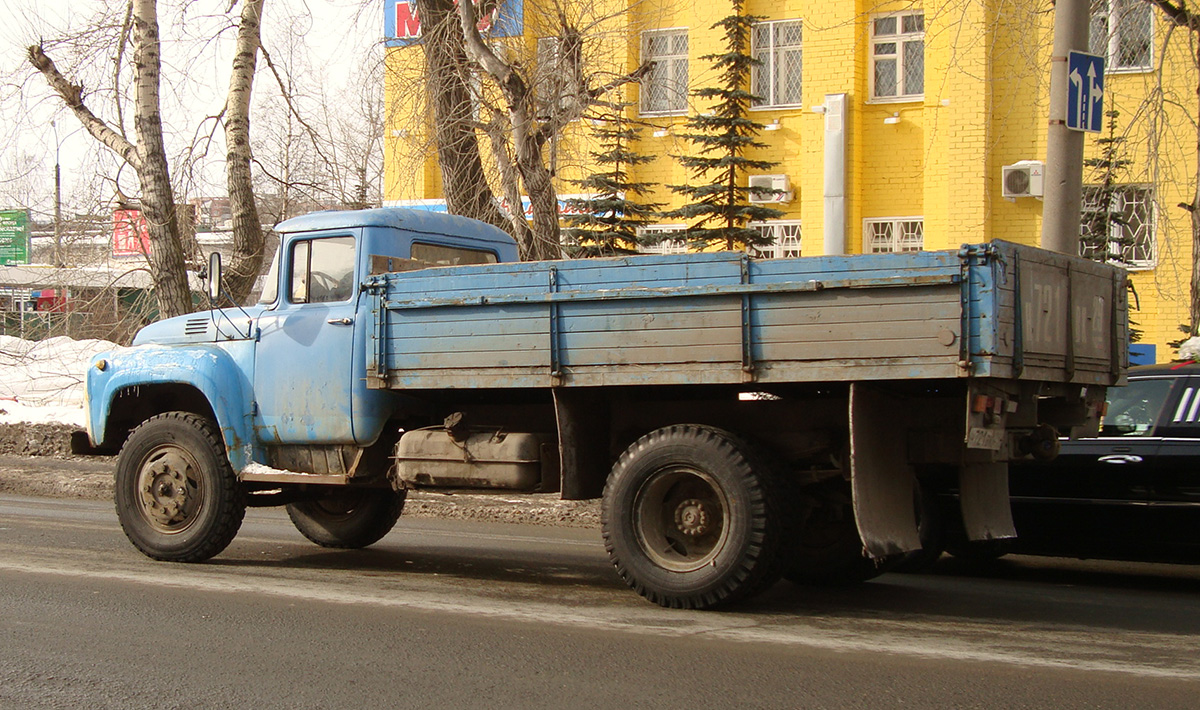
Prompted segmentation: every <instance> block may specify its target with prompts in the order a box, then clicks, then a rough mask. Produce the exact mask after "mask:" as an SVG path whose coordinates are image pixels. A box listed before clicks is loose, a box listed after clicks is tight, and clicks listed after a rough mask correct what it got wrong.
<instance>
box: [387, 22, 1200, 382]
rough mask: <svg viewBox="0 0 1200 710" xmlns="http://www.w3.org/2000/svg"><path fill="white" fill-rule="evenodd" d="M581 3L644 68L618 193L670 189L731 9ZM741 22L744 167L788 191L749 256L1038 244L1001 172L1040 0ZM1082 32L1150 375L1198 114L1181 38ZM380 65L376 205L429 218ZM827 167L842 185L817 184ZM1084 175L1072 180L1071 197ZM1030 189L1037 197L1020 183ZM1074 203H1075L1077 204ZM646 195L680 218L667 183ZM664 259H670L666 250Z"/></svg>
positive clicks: (1032, 212)
mask: <svg viewBox="0 0 1200 710" xmlns="http://www.w3.org/2000/svg"><path fill="white" fill-rule="evenodd" d="M404 1H405V0H398V2H399V3H400V4H403V3H404ZM396 2H397V0H391V2H390V3H389V8H391V6H392V4H393V3H396ZM509 2H510V3H512V2H513V0H509ZM524 2H525V5H526V7H524V8H520V5H519V3H517V7H518V11H519V12H521V14H522V15H523V22H522V24H521V25H520V35H519V36H517V37H514V38H510V39H508V40H505V41H506V42H507V43H508V45H509V48H508V50H507V51H509V52H510V56H511V53H512V52H518V53H521V52H523V53H524V54H525V56H527V57H529V58H530V59H528V60H527V62H532V61H536V57H537V50H538V46H539V43H538V40H539V39H540V38H541V39H543V41H545V40H544V38H543V36H542V35H543V34H544V32H539V29H538V27H539V26H545V25H544V24H543V23H541V22H540V21H539V19H538V18H539V17H540V14H539V12H538V11H537V10H538V7H537V6H538V4H539V0H524ZM590 7H592V8H593V10H594V9H595V8H596V7H600V8H601V9H602V10H606V11H613V12H615V13H616V14H615V15H614V16H613V17H612V18H610V19H608V20H606V22H607V24H605V25H603V27H604V34H603V36H599V34H598V38H597V39H596V46H602V47H603V48H604V50H605V51H604V52H601V54H602V55H603V56H605V57H608V59H606V61H608V62H609V63H610V64H611V65H612V67H611V68H612V69H613V70H614V71H616V72H617V73H620V72H624V71H629V70H631V69H632V68H634V67H636V66H638V65H639V63H640V62H643V61H648V60H653V61H655V62H656V65H655V70H654V71H653V72H652V73H651V74H650V75H649V76H648V77H647V78H646V79H644V80H643V82H642V83H641V85H640V86H639V85H630V86H628V87H626V88H625V90H624V97H625V99H626V100H628V101H630V102H632V104H633V107H632V108H631V109H630V110H629V113H630V115H631V116H637V117H639V118H641V119H643V120H646V121H648V122H650V123H651V124H653V125H654V126H655V127H656V128H655V129H654V130H647V131H645V132H644V133H643V135H642V138H641V140H640V142H639V143H638V144H637V146H636V148H637V149H638V150H639V151H640V152H642V153H645V154H648V155H655V156H657V160H655V161H654V162H652V163H649V164H647V165H646V166H643V167H642V168H640V169H639V170H638V171H637V172H636V174H635V175H633V179H634V180H636V181H644V182H656V183H659V184H660V185H668V184H684V183H686V182H687V181H688V175H687V174H686V172H685V171H684V170H683V168H682V167H681V166H679V165H678V163H677V162H676V161H674V160H672V159H671V158H670V156H671V155H672V154H680V153H683V152H686V151H688V150H689V149H690V146H691V144H690V143H689V142H687V141H686V140H684V139H683V138H682V137H681V134H682V133H683V132H684V131H683V123H684V120H685V119H686V117H687V116H688V115H689V114H694V113H697V112H703V111H707V110H708V107H706V106H702V105H698V104H697V103H696V99H695V98H693V97H691V96H690V95H689V94H688V90H691V89H695V88H698V87H701V86H705V85H711V84H712V83H713V81H714V80H715V72H714V71H713V70H712V69H711V67H710V66H709V65H708V63H707V62H705V61H703V60H702V59H701V57H702V56H703V55H706V54H712V53H717V52H720V51H723V47H722V37H721V34H720V32H719V31H718V30H714V29H712V25H713V24H714V23H715V22H716V21H717V20H718V19H720V18H721V17H723V16H725V15H727V14H729V12H730V6H729V5H728V4H725V3H721V2H717V3H702V4H697V3H691V2H683V1H682V0H646V1H644V2H631V1H626V0H621V1H620V2H615V1H614V2H609V3H598V4H597V3H593V4H591V5H590ZM745 9H746V12H747V14H751V15H756V16H760V17H762V18H763V20H762V22H761V23H760V24H759V25H758V26H756V28H755V30H754V32H753V51H754V52H755V54H756V55H757V56H758V57H759V58H760V59H762V60H763V62H764V66H763V67H762V68H761V69H759V70H758V71H757V73H756V76H755V79H754V87H753V90H754V91H755V93H756V94H759V95H760V96H763V97H764V101H763V102H762V105H759V106H756V107H755V108H754V111H753V115H754V117H755V118H756V120H757V121H758V122H759V123H762V124H764V125H766V126H767V129H766V130H764V131H763V132H762V133H761V134H760V138H761V140H762V141H763V142H765V143H766V144H768V146H769V147H768V148H766V149H764V150H761V151H758V152H757V154H756V155H754V156H753V157H760V158H764V159H767V160H773V161H778V163H779V165H778V166H777V167H775V168H773V169H772V170H771V171H770V174H771V175H773V176H775V177H774V178H773V179H772V178H766V177H763V178H762V180H766V181H768V182H773V184H775V185H776V186H777V187H782V186H783V185H784V183H786V186H787V189H788V191H789V192H790V196H789V198H790V199H786V201H781V202H778V203H776V204H774V205H772V206H774V207H776V208H778V209H781V210H783V211H784V212H785V214H784V216H783V217H782V218H781V219H779V220H775V221H772V222H769V223H763V224H761V225H759V227H760V228H761V229H763V230H764V231H766V232H767V233H769V234H772V235H774V236H775V238H776V241H777V248H776V249H768V250H766V251H765V253H764V254H763V255H764V256H773V255H790V254H796V253H801V252H802V253H803V254H804V255H814V254H822V253H826V252H830V251H843V252H844V253H851V254H853V253H861V252H871V251H888V250H905V249H948V248H955V247H957V246H958V245H960V244H962V243H966V242H978V241H986V240H991V239H1007V240H1011V241H1016V242H1021V243H1025V244H1037V243H1038V241H1039V239H1040V234H1041V214H1042V202H1041V201H1040V200H1039V199H1037V197H1036V196H1029V197H1015V198H1013V197H1006V196H1005V194H1004V192H1005V191H1004V189H1003V186H1002V181H1003V178H1004V175H1005V172H1006V171H1005V166H1011V165H1014V164H1018V163H1020V162H1021V161H1042V160H1044V157H1045V153H1046V127H1047V121H1048V119H1047V105H1048V94H1049V66H1050V54H1051V52H1050V46H1051V40H1052V21H1053V12H1052V5H1051V3H1050V2H1049V0H1023V1H1019V2H1018V1H1014V0H929V1H928V2H924V3H920V2H912V1H911V0H895V1H890V2H888V1H879V0H845V1H841V2H828V1H827V0H747V2H746V8H745ZM389 11H392V10H391V9H389ZM598 26H599V25H598ZM614 27H615V28H616V31H614ZM1091 30H1092V31H1091V35H1092V51H1093V52H1094V53H1097V54H1101V55H1104V56H1105V57H1106V61H1107V71H1106V76H1105V84H1106V85H1105V97H1104V98H1105V108H1106V109H1108V108H1115V109H1117V110H1118V111H1119V112H1120V116H1119V117H1118V119H1117V122H1118V131H1119V132H1120V133H1121V134H1122V135H1124V136H1125V137H1126V140H1125V142H1124V144H1123V146H1124V148H1123V150H1124V151H1125V152H1126V157H1128V158H1130V159H1131V160H1132V161H1133V166H1132V167H1131V168H1130V169H1129V171H1128V173H1127V174H1126V175H1125V176H1124V177H1123V179H1122V187H1121V191H1120V193H1119V199H1120V206H1121V207H1123V209H1124V213H1125V215H1126V217H1127V218H1128V219H1127V222H1128V223H1127V224H1125V225H1118V226H1117V227H1114V230H1123V231H1124V232H1125V234H1127V235H1128V236H1132V237H1133V238H1134V241H1135V246H1134V247H1133V248H1131V249H1130V248H1127V249H1125V250H1124V251H1123V253H1121V254H1119V255H1116V256H1118V257H1119V258H1120V259H1121V260H1122V261H1123V263H1125V264H1126V265H1127V266H1128V268H1130V270H1131V273H1132V276H1133V282H1134V284H1135V286H1136V289H1137V299H1136V300H1137V304H1136V305H1138V306H1140V308H1138V309H1137V310H1135V311H1134V313H1133V319H1134V321H1135V322H1136V323H1137V325H1138V327H1139V328H1140V329H1141V330H1143V331H1144V336H1143V339H1142V345H1143V347H1142V348H1137V350H1140V351H1142V352H1141V354H1142V357H1143V358H1146V357H1148V358H1151V359H1157V360H1159V361H1164V360H1168V359H1170V357H1171V355H1172V351H1171V350H1170V349H1169V348H1168V347H1167V345H1166V344H1167V342H1168V341H1171V340H1175V339H1177V338H1178V337H1179V336H1180V333H1179V332H1178V326H1179V325H1180V324H1183V323H1185V322H1186V321H1187V319H1188V316H1187V312H1188V283H1189V279H1190V276H1191V253H1192V250H1191V241H1192V240H1191V231H1190V222H1189V219H1190V217H1189V215H1188V213H1187V212H1185V211H1184V210H1182V209H1179V208H1178V207H1176V205H1178V204H1179V203H1181V202H1190V201H1191V199H1192V198H1191V192H1192V190H1193V187H1192V184H1193V179H1194V173H1195V160H1196V149H1195V144H1196V132H1195V129H1194V128H1193V125H1192V123H1193V121H1194V120H1195V116H1194V114H1193V115H1191V116H1189V115H1188V111H1187V110H1185V109H1184V108H1180V107H1193V106H1194V105H1195V90H1196V86H1197V72H1196V69H1195V62H1194V60H1193V59H1192V57H1191V56H1190V54H1189V48H1188V37H1187V33H1186V32H1184V31H1176V32H1175V33H1170V32H1168V28H1167V26H1166V24H1165V23H1164V22H1163V21H1162V19H1161V18H1160V17H1157V16H1156V15H1155V11H1154V10H1153V9H1152V8H1151V7H1150V6H1149V5H1148V4H1147V3H1145V2H1144V1H1143V0H1094V2H1093V19H1092V27H1091ZM388 65H389V73H388V74H389V77H390V78H389V83H388V87H387V100H388V105H389V108H390V109H391V110H390V117H391V118H390V121H391V125H390V127H389V132H388V137H387V138H388V139H387V144H386V145H387V148H386V149H387V155H386V164H387V179H386V185H385V196H386V199H387V200H388V204H405V205H424V206H430V207H435V208H436V205H437V204H438V201H439V199H440V197H441V185H440V175H439V171H438V169H437V164H436V160H435V159H434V158H433V150H432V147H431V145H430V143H431V141H430V139H429V131H428V119H427V118H426V116H427V113H426V109H425V107H424V102H423V99H422V98H421V96H420V92H419V91H418V90H417V89H415V88H414V86H416V84H415V83H414V81H415V78H416V77H419V75H420V67H421V65H422V59H421V49H420V45H419V44H411V45H407V46H398V47H394V48H392V49H389V54H388ZM1160 69H1161V71H1160ZM1160 78H1161V83H1160ZM839 106H841V107H842V110H839ZM587 129H588V125H587V122H583V121H581V122H577V123H576V124H574V125H572V126H571V127H569V128H568V131H567V135H566V136H565V138H564V140H563V141H561V142H560V143H559V144H557V145H556V146H555V152H554V155H553V156H547V160H548V161H550V162H551V163H552V165H553V167H554V169H555V174H556V177H557V179H558V180H559V190H558V191H559V193H560V195H562V194H570V193H575V192H578V189H577V188H574V187H573V186H572V185H571V183H570V182H569V181H570V180H571V179H573V178H578V177H580V176H581V175H583V174H585V173H586V171H587V169H588V166H587V165H586V161H585V160H583V159H582V158H581V157H580V156H585V155H587V150H588V149H589V147H591V144H590V139H589V137H588V130H587ZM839 129H840V130H839ZM1096 137H1097V136H1096V135H1095V134H1091V135H1089V137H1088V139H1087V151H1088V154H1089V155H1093V156H1094V155H1097V151H1098V144H1097V143H1096ZM484 146H485V147H484V153H485V159H486V157H487V148H486V146H487V144H486V141H485V142H484ZM839 161H840V164H841V166H842V170H841V171H840V173H839V172H838V171H837V170H836V169H835V170H834V171H833V172H829V169H830V167H831V166H833V167H835V168H836V166H837V165H838V164H839ZM1025 165H1026V166H1033V167H1032V168H1025V169H1022V172H1024V170H1027V169H1032V170H1033V172H1034V173H1035V174H1036V173H1037V172H1038V171H1037V169H1036V163H1032V164H1031V163H1025ZM827 174H829V175H831V176H833V177H836V176H837V175H839V174H840V175H842V176H843V180H844V187H843V188H842V189H841V190H839V189H837V184H836V180H833V181H831V182H830V184H829V185H827V184H826V176H827ZM780 176H782V177H780ZM1092 178H1094V176H1093V175H1091V174H1089V171H1088V170H1087V169H1085V174H1084V181H1085V183H1088V182H1090V181H1092ZM1018 186H1019V185H1018ZM1029 191H1030V192H1036V176H1035V184H1034V185H1031V186H1030V189H1029ZM838 192H842V193H843V194H842V195H841V196H839V195H838V194H837V193H838ZM1087 194H1090V193H1088V190H1087V189H1086V188H1085V203H1087V202H1088V200H1087V199H1086V195H1087ZM654 199H655V201H659V202H666V203H668V204H669V205H670V207H677V206H679V204H680V201H679V198H677V197H675V196H674V195H672V194H671V193H670V192H669V191H668V190H666V188H665V187H663V188H660V191H659V193H658V194H657V195H656V196H655V198H654ZM1088 208H1089V207H1088V205H1087V204H1085V209H1088ZM839 216H840V217H841V218H839ZM684 226H685V225H684V224H683V223H680V222H669V223H664V224H662V225H660V226H659V227H658V229H660V230H662V231H670V230H673V229H679V228H682V227H684ZM1114 236H1116V232H1114ZM660 248H661V249H668V250H669V249H672V248H681V245H678V244H677V243H673V242H671V241H669V240H668V241H666V242H664V244H663V246H661V247H660Z"/></svg>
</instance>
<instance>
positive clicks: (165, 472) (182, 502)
mask: <svg viewBox="0 0 1200 710" xmlns="http://www.w3.org/2000/svg"><path fill="white" fill-rule="evenodd" d="M177 458H178V457H175V456H170V455H167V456H163V457H160V458H158V459H157V460H155V461H153V462H151V463H150V464H149V465H147V466H146V467H145V469H143V472H142V485H141V494H142V507H143V510H145V512H146V515H147V516H148V517H149V518H150V519H151V520H152V521H153V522H154V523H156V524H158V525H161V526H164V527H167V526H175V525H178V524H180V523H182V522H184V521H186V520H187V517H188V511H189V510H190V508H191V506H190V505H189V503H190V502H191V500H192V494H191V487H190V486H189V485H188V477H187V474H186V471H187V464H186V462H185V461H183V460H182V459H180V460H176V459H177Z"/></svg>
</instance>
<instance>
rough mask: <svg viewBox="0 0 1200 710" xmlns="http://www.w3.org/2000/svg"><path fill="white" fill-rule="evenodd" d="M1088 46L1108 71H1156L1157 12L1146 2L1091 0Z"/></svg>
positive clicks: (1136, 0)
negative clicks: (1102, 58) (1101, 59)
mask: <svg viewBox="0 0 1200 710" xmlns="http://www.w3.org/2000/svg"><path fill="white" fill-rule="evenodd" d="M1090 29H1091V32H1090V36H1089V40H1088V47H1089V49H1090V51H1091V53H1092V54H1098V55H1100V56H1102V57H1104V58H1105V68H1106V69H1105V70H1106V71H1108V72H1121V71H1129V72H1133V71H1149V70H1151V69H1153V68H1154V9H1153V8H1152V7H1151V6H1150V3H1147V2H1145V0H1092V26H1091V28H1090Z"/></svg>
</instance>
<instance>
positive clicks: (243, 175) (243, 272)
mask: <svg viewBox="0 0 1200 710" xmlns="http://www.w3.org/2000/svg"><path fill="white" fill-rule="evenodd" d="M262 12H263V0H243V3H242V15H241V22H240V23H239V25H238V34H237V50H236V53H235V54H234V57H233V70H232V71H231V72H230V76H229V94H228V96H227V97H226V101H225V147H226V151H227V152H226V156H225V176H226V182H227V185H228V190H229V207H230V212H231V213H232V216H233V258H232V259H231V260H230V265H229V274H228V277H227V282H226V287H227V288H228V290H229V296H230V298H231V299H232V300H233V302H234V303H241V302H243V301H244V300H246V297H247V296H248V295H249V294H250V290H251V289H252V288H253V287H254V282H255V280H256V279H257V278H258V274H259V271H260V270H261V269H262V262H263V232H262V223H261V221H260V220H259V217H258V206H257V204H256V202H255V199H254V186H253V175H252V172H251V168H250V163H251V160H252V159H253V155H252V154H251V151H250V96H251V90H252V88H253V86H254V72H255V67H256V66H257V63H258V50H259V48H260V47H261V45H262Z"/></svg>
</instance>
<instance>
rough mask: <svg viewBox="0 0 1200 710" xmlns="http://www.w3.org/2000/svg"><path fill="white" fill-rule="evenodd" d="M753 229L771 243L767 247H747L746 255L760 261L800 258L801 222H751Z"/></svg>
mask: <svg viewBox="0 0 1200 710" xmlns="http://www.w3.org/2000/svg"><path fill="white" fill-rule="evenodd" d="M750 228H751V229H757V230H758V231H759V233H760V234H762V235H763V236H764V237H769V238H770V240H771V243H770V244H768V245H766V246H757V247H756V246H747V247H746V253H747V254H749V255H750V256H754V257H758V258H760V259H786V258H789V257H793V256H800V255H801V254H800V222H798V221H787V220H771V221H769V222H751V223H750Z"/></svg>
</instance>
